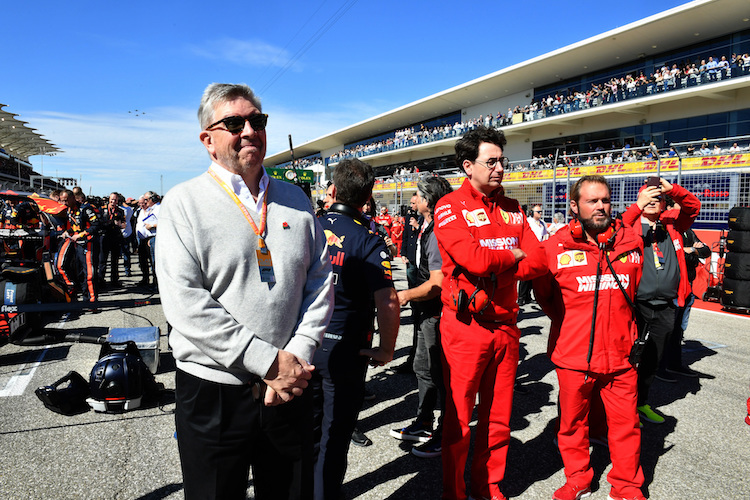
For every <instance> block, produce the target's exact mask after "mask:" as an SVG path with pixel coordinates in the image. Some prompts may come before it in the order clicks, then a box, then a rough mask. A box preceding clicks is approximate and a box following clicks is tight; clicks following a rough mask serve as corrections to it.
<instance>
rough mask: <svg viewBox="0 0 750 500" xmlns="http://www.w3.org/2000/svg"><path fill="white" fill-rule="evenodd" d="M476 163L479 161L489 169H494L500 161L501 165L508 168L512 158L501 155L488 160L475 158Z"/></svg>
mask: <svg viewBox="0 0 750 500" xmlns="http://www.w3.org/2000/svg"><path fill="white" fill-rule="evenodd" d="M474 163H479V164H480V165H482V166H483V167H484V168H486V169H487V170H492V169H493V168H495V165H497V164H498V163H499V164H500V166H501V167H503V168H507V167H508V164H509V163H510V160H508V158H506V157H505V156H501V157H499V158H488V159H487V161H479V160H474Z"/></svg>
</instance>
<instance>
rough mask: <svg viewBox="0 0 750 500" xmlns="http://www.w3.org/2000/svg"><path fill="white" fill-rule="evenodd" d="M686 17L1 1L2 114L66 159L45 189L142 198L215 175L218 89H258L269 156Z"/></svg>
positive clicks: (670, 1) (58, 159) (454, 7)
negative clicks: (200, 113) (71, 183)
mask: <svg viewBox="0 0 750 500" xmlns="http://www.w3.org/2000/svg"><path fill="white" fill-rule="evenodd" d="M682 3H685V2H682V1H677V0H650V1H646V0H631V1H629V2H627V3H622V2H620V3H614V4H613V3H606V2H604V3H602V2H601V1H588V0H586V1H579V2H569V3H564V2H562V3H561V2H551V1H540V0H528V1H525V2H504V1H498V0H495V1H485V0H482V1H471V0H467V1H464V2H441V1H433V2H428V1H423V0H413V1H403V0H402V1H392V0H381V1H378V2H373V1H366V0H328V1H318V0H310V1H306V2H299V1H287V2H244V3H242V2H196V1H192V0H186V1H159V0H156V1H151V2H144V1H138V0H136V1H131V2H120V3H115V2H112V3H110V2H91V1H84V0H81V1H77V2H67V3H61V2H52V1H47V0H40V1H37V2H33V3H32V2H20V1H19V2H5V4H4V5H3V18H4V21H5V22H4V23H3V31H4V35H5V37H4V38H5V40H6V42H5V43H4V51H3V52H4V54H3V59H2V65H3V68H4V70H5V71H3V79H2V83H0V103H2V104H6V105H7V107H5V108H4V110H5V111H8V112H11V113H15V114H18V115H19V118H20V119H21V120H24V121H27V122H29V126H31V127H33V128H35V129H37V131H38V132H39V133H41V134H42V135H44V136H45V137H46V138H47V139H49V140H50V141H51V142H52V143H54V144H55V145H57V146H58V147H59V148H61V149H63V150H64V153H61V154H59V155H57V156H55V157H45V158H44V160H43V170H44V174H45V175H50V176H65V177H74V178H76V179H81V183H80V184H81V187H83V188H84V190H85V191H86V192H87V193H88V192H90V193H92V194H95V195H103V194H107V193H109V192H110V191H113V190H116V191H120V192H122V193H123V194H125V195H126V196H133V197H138V196H139V195H141V194H143V193H144V192H145V191H147V190H154V191H157V192H159V193H162V192H164V191H168V190H169V189H170V188H171V187H172V186H174V185H175V184H177V183H179V182H182V181H184V180H187V179H189V178H191V177H194V176H196V175H198V174H200V173H201V172H203V171H205V170H206V168H207V166H208V157H207V156H206V153H205V149H204V148H203V146H202V145H201V144H200V142H199V141H198V133H199V129H198V122H197V118H196V110H197V108H198V104H199V102H200V96H201V93H202V92H203V89H204V88H205V87H206V85H208V84H209V83H211V82H215V81H218V82H233V83H240V82H241V83H247V84H248V85H250V86H251V87H253V88H254V89H255V90H256V92H257V93H258V94H259V95H260V97H261V99H262V102H263V109H264V111H265V112H267V113H268V114H269V115H270V118H269V124H268V152H269V154H271V153H276V152H279V151H281V150H284V149H287V148H288V139H287V136H288V134H292V137H293V139H294V143H295V144H302V143H304V142H307V141H310V140H313V139H316V138H318V137H320V136H323V135H325V134H327V133H330V132H332V131H334V130H337V129H340V128H343V127H345V126H348V125H351V124H353V123H356V122H358V121H361V120H364V119H366V118H369V117H372V116H374V115H376V114H379V113H383V112H386V111H389V110H391V109H394V108H396V107H398V106H402V105H404V104H407V103H409V102H412V101H415V100H417V99H420V98H423V97H426V96H428V95H430V94H433V93H435V92H439V91H441V90H445V89H447V88H449V87H452V86H455V85H459V84H461V83H464V82H467V81H469V80H471V79H474V78H478V77H481V76H483V75H486V74H489V73H492V72H494V71H497V70H499V69H502V68H504V67H507V66H510V65H512V64H516V63H519V62H522V61H525V60H527V59H530V58H532V57H536V56H539V55H542V54H545V53H547V52H550V51H552V50H555V49H558V48H560V47H563V46H566V45H569V44H571V43H575V42H578V41H580V40H583V39H586V38H588V37H590V36H594V35H597V34H600V33H602V32H605V31H607V30H610V29H614V28H617V27H620V26H623V25H625V24H628V23H630V22H633V21H637V20H639V19H642V18H644V17H647V16H650V15H653V14H656V13H659V12H662V11H664V10H668V9H670V8H673V7H676V6H678V5H680V4H682ZM31 162H32V164H33V165H34V167H35V169H36V170H37V171H41V170H42V160H41V158H40V157H39V156H33V157H32V158H31Z"/></svg>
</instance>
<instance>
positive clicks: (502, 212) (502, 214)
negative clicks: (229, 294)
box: [500, 208, 510, 224]
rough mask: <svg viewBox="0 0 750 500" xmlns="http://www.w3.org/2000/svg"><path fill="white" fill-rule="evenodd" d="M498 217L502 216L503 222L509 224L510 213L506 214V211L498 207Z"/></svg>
mask: <svg viewBox="0 0 750 500" xmlns="http://www.w3.org/2000/svg"><path fill="white" fill-rule="evenodd" d="M500 217H502V218H503V222H505V223H506V224H510V215H508V212H506V211H505V210H503V209H502V208H501V209H500Z"/></svg>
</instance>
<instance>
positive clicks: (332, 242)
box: [324, 229, 346, 248]
mask: <svg viewBox="0 0 750 500" xmlns="http://www.w3.org/2000/svg"><path fill="white" fill-rule="evenodd" d="M324 233H325V235H326V243H328V246H329V247H338V248H344V245H342V243H344V238H346V236H342V237H341V238H339V237H338V236H336V235H335V234H334V233H333V231H329V230H328V229H326V230H324Z"/></svg>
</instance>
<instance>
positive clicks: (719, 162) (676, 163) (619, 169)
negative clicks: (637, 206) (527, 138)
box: [503, 153, 750, 182]
mask: <svg viewBox="0 0 750 500" xmlns="http://www.w3.org/2000/svg"><path fill="white" fill-rule="evenodd" d="M679 167H680V160H679V158H674V157H673V158H664V159H662V160H661V172H662V173H676V172H677V171H678V170H679ZM738 167H750V154H748V153H744V154H735V155H722V156H700V157H690V158H683V159H682V171H683V172H685V171H694V170H704V169H716V168H738ZM656 171H657V162H656V161H637V162H635V161H634V162H627V163H608V164H606V165H581V166H575V167H570V177H571V178H578V177H582V176H584V175H624V174H644V175H653V174H654V173H656ZM567 175H568V168H566V167H558V168H557V178H558V179H561V178H565V177H567ZM531 180H552V169H551V168H550V169H544V170H526V171H523V172H507V173H506V174H505V175H504V176H503V182H514V181H531Z"/></svg>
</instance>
